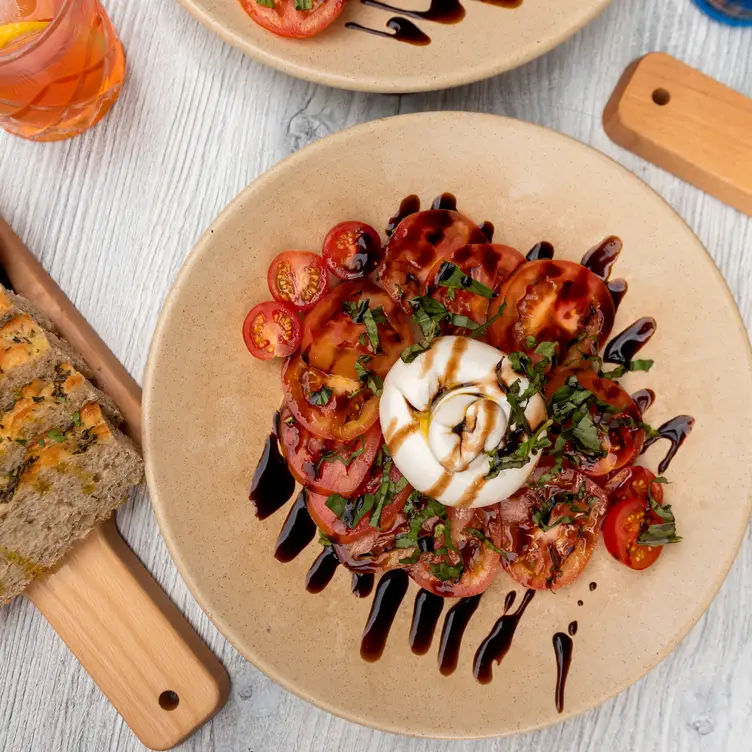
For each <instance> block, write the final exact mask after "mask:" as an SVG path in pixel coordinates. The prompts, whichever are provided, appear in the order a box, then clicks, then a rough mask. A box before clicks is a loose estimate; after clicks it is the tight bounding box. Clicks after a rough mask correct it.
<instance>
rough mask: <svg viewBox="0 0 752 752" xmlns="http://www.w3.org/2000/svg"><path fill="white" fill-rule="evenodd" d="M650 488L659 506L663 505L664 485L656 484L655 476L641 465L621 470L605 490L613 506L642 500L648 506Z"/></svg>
mask: <svg viewBox="0 0 752 752" xmlns="http://www.w3.org/2000/svg"><path fill="white" fill-rule="evenodd" d="M648 487H649V488H650V493H651V494H652V496H653V499H655V501H656V502H657V503H658V504H663V485H662V484H661V483H656V482H655V474H654V473H652V472H651V471H650V470H648V469H647V468H646V467H642V466H641V465H631V466H630V467H625V468H624V469H623V470H619V472H618V473H616V475H614V476H613V477H612V478H611V479H610V480H609V481H608V483H607V484H606V486H605V490H606V493H607V494H608V499H609V502H610V503H611V506H615V505H616V504H619V503H621V502H622V501H628V500H630V499H641V500H642V503H643V504H645V506H647V505H648Z"/></svg>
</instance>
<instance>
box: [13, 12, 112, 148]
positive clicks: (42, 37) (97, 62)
mask: <svg viewBox="0 0 752 752" xmlns="http://www.w3.org/2000/svg"><path fill="white" fill-rule="evenodd" d="M28 22H40V23H28ZM6 24H14V25H16V24H18V25H17V26H13V27H11V26H5V25H6ZM3 29H5V30H6V32H7V30H11V31H13V30H16V31H18V30H20V31H22V32H23V33H21V35H20V36H18V37H17V38H13V40H12V41H11V42H10V43H7V44H6V46H4V47H2V48H0V126H2V127H3V128H5V130H7V131H8V132H10V133H13V134H15V135H17V136H21V137H23V138H29V139H33V140H35V141H59V140H62V139H65V138H71V137H72V136H76V135H78V134H79V133H82V132H83V131H85V130H87V129H88V128H91V127H92V126H93V125H95V124H96V123H98V122H99V120H101V119H102V118H103V117H104V116H105V115H106V114H107V112H108V111H109V110H110V108H111V107H112V105H113V104H115V101H116V100H117V98H118V94H119V93H120V89H121V87H122V85H123V78H124V76H125V53H124V51H123V45H122V43H121V41H120V39H119V38H118V35H117V32H116V31H115V29H114V27H113V26H112V22H111V21H110V19H109V17H108V16H107V13H106V12H105V10H104V8H103V7H102V5H101V4H100V2H99V0H0V32H2V31H3ZM11 36H12V35H11Z"/></svg>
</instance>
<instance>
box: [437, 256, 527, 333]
mask: <svg viewBox="0 0 752 752" xmlns="http://www.w3.org/2000/svg"><path fill="white" fill-rule="evenodd" d="M447 261H448V262H450V263H452V264H454V265H455V266H456V267H457V268H458V269H459V270H460V271H461V272H462V273H463V274H465V275H466V276H468V277H470V279H473V280H475V281H476V282H480V283H481V284H482V285H485V286H486V287H488V288H489V289H490V290H495V289H496V288H497V287H498V286H499V284H500V283H501V281H502V280H503V279H505V278H506V277H508V276H509V274H511V273H512V272H513V271H514V270H515V269H516V268H517V267H518V266H520V265H521V264H523V263H524V261H525V257H524V256H523V255H522V254H521V253H519V251H516V250H515V249H514V248H510V247H509V246H507V245H500V244H498V243H474V244H470V245H466V246H463V247H462V248H458V249H457V250H455V251H453V252H452V253H450V254H449V255H448V256H446V257H445V258H441V259H439V260H438V261H437V262H436V263H435V264H434V266H433V268H432V269H431V271H430V273H429V274H428V277H427V278H426V286H425V293H426V295H430V296H431V297H432V298H434V299H435V300H438V301H439V302H440V303H441V304H442V305H444V306H445V307H446V309H447V310H448V311H450V312H452V313H456V314H460V315H462V316H468V317H469V318H471V319H472V320H473V321H474V322H475V323H476V324H484V323H485V322H486V313H487V311H488V305H489V303H490V302H491V301H490V299H489V298H484V297H483V296H482V295H476V294H475V293H472V292H469V291H467V290H458V289H456V288H448V287H443V286H441V285H439V284H438V282H439V280H438V277H439V272H440V271H441V268H442V266H443V264H444V263H445V262H447ZM465 331H466V330H465V329H464V328H462V327H454V326H453V325H451V324H450V325H448V326H447V327H446V331H445V332H444V333H445V334H458V333H459V334H462V333H464V332H465Z"/></svg>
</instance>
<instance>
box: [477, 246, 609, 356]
mask: <svg viewBox="0 0 752 752" xmlns="http://www.w3.org/2000/svg"><path fill="white" fill-rule="evenodd" d="M504 302H506V307H505V308H504V313H503V314H502V315H501V316H500V317H499V318H498V319H497V320H496V321H494V323H493V324H492V325H491V327H490V341H491V342H492V343H493V344H494V345H495V346H496V347H498V348H499V349H500V350H502V351H504V352H516V351H519V350H531V349H533V348H534V347H535V346H534V345H533V347H532V348H531V347H530V346H529V345H528V346H526V344H525V340H526V339H527V338H528V337H534V338H535V339H536V340H537V341H538V342H558V343H559V352H560V353H561V354H563V353H565V352H566V351H567V350H568V349H569V348H570V347H571V346H573V345H575V344H578V340H582V341H583V342H586V341H587V342H586V344H585V346H587V345H589V344H590V338H593V337H594V338H595V339H596V340H597V341H598V346H599V347H600V346H602V345H603V344H604V343H605V341H606V339H607V338H608V335H609V333H610V332H611V327H612V326H613V323H614V313H615V311H614V301H613V299H612V298H611V293H610V292H609V291H608V288H607V287H606V284H605V282H604V281H603V280H602V279H601V278H600V277H597V276H596V275H595V274H593V273H592V272H591V271H589V270H588V269H586V268H585V267H584V266H582V265H580V264H576V263H574V262H573V261H552V260H550V259H542V260H540V261H530V262H529V263H527V264H523V265H522V266H520V267H519V268H518V269H517V271H515V272H514V273H513V274H512V275H511V276H510V277H509V278H508V279H507V280H506V282H504V283H503V284H502V286H501V289H500V290H499V296H498V297H497V298H495V299H494V300H493V301H492V302H491V305H490V306H489V307H488V316H489V318H490V317H491V316H493V315H495V314H496V313H497V311H498V310H499V307H500V306H501V304H502V303H504Z"/></svg>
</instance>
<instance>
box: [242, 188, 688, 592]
mask: <svg viewBox="0 0 752 752" xmlns="http://www.w3.org/2000/svg"><path fill="white" fill-rule="evenodd" d="M416 201H417V200H416V199H414V197H410V201H407V200H406V201H403V207H405V206H410V207H411V209H410V210H403V211H402V212H401V213H400V214H399V215H397V216H396V217H395V218H393V221H392V223H391V224H390V227H389V228H388V230H387V235H388V237H387V240H386V242H385V243H384V244H382V242H381V238H380V236H379V233H378V232H377V231H376V230H375V229H374V228H373V227H370V226H369V225H366V224H364V223H362V222H353V221H348V222H343V223H341V224H338V225H337V226H335V227H333V228H332V229H331V230H330V231H329V233H328V234H327V235H326V238H325V240H324V243H323V251H322V253H321V254H318V253H313V252H309V251H285V252H284V253H281V254H280V255H278V256H277V257H276V258H275V259H274V260H273V262H272V264H271V266H270V267H269V270H268V283H269V290H270V292H271V296H272V298H273V300H271V301H268V302H264V303H260V304H258V305H256V306H254V308H252V309H251V311H250V312H249V313H248V315H247V317H246V319H245V321H244V323H243V337H244V340H245V344H246V346H247V347H248V350H249V351H250V352H251V354H252V355H254V356H255V357H257V358H262V359H271V358H274V357H279V358H284V362H283V365H282V388H283V394H284V401H283V404H282V407H281V408H280V413H279V417H280V420H279V429H278V439H279V444H280V447H281V450H282V454H283V456H284V458H285V460H286V462H287V464H288V467H289V469H290V471H291V472H292V474H293V475H294V477H295V478H296V479H297V481H299V482H300V484H302V486H304V488H305V489H306V494H307V502H306V503H307V508H308V512H309V513H310V516H311V518H312V519H313V520H314V521H315V523H316V525H317V526H318V528H319V531H320V541H321V543H322V544H323V545H324V546H331V547H333V550H334V551H335V552H336V555H337V557H338V559H339V561H340V562H341V563H342V564H343V565H344V566H346V567H348V568H350V569H352V570H354V571H356V572H363V571H365V572H380V571H387V570H390V569H395V568H403V569H405V570H407V572H408V574H409V575H410V576H411V577H412V578H413V580H415V581H416V582H417V583H418V585H420V586H421V587H422V588H424V589H426V590H428V591H430V592H432V593H436V594H438V595H443V596H456V597H464V596H469V595H473V594H477V593H480V592H482V591H484V590H485V589H486V588H488V586H489V585H490V584H491V582H492V581H493V579H494V578H495V577H496V575H497V574H498V572H499V570H500V569H504V570H505V571H506V572H507V573H508V574H509V575H510V576H511V577H512V578H513V579H514V580H516V581H517V582H518V583H520V584H521V585H523V586H525V587H527V588H532V589H550V590H557V589H559V588H563V587H566V586H567V585H570V584H571V583H572V582H573V581H574V580H575V579H576V578H577V577H579V576H580V575H581V574H582V572H583V571H584V569H585V568H586V566H587V564H588V562H589V560H590V558H591V556H592V553H593V550H594V548H595V546H596V544H597V542H598V538H599V537H600V534H601V532H602V534H603V540H604V543H605V545H606V548H607V549H608V551H609V552H610V553H611V554H612V555H613V556H614V557H615V558H616V559H618V560H619V561H620V562H622V563H623V564H625V565H627V566H628V567H631V568H632V569H636V570H640V569H645V568H646V567H649V566H650V565H652V564H653V563H654V562H655V561H656V559H658V557H659V556H660V554H661V551H662V550H663V548H664V547H665V546H666V545H669V544H674V543H677V542H678V541H680V540H681V539H680V538H679V536H678V535H677V532H676V523H675V519H674V515H673V512H672V510H671V507H670V506H669V505H667V504H664V498H663V497H664V484H665V483H666V482H667V481H666V479H665V478H664V477H656V476H655V475H654V474H653V473H652V472H651V471H650V470H648V469H647V468H646V467H642V466H640V465H637V464H636V462H637V460H638V458H639V456H640V454H641V452H642V451H643V448H644V447H645V446H646V445H648V444H650V443H652V442H654V441H655V440H657V439H659V438H671V437H670V436H668V435H667V434H666V435H664V434H663V433H661V429H658V430H655V429H653V428H652V427H651V426H650V425H648V424H647V423H646V422H645V421H644V420H643V414H642V413H643V411H644V410H645V409H646V408H647V407H648V406H649V404H650V402H651V401H652V398H653V397H654V395H652V393H651V392H650V391H649V390H642V393H641V396H640V397H638V399H637V400H636V399H634V398H633V397H632V396H630V394H628V393H627V392H626V391H625V390H624V388H623V387H622V386H621V385H620V383H619V379H620V378H621V377H622V376H623V375H624V374H625V373H627V372H629V371H648V370H649V369H650V367H651V366H652V361H650V360H638V359H635V358H634V355H635V354H636V353H637V351H638V350H639V348H640V347H641V346H642V345H644V344H645V342H647V340H648V339H649V336H650V335H651V334H652V331H654V329H655V322H654V321H652V319H640V320H639V321H638V322H636V323H635V325H633V326H632V327H629V328H628V329H627V330H625V331H624V332H622V333H620V334H619V335H617V337H615V338H614V339H613V340H611V341H610V342H609V336H610V333H611V329H612V326H613V323H614V316H615V311H616V308H617V306H618V303H619V301H620V300H621V298H622V296H623V294H624V292H625V291H626V283H624V282H623V281H622V280H614V281H612V282H609V280H608V277H609V273H610V270H611V267H612V266H613V263H614V261H615V260H616V257H617V256H618V253H619V250H620V248H621V244H620V242H619V241H618V239H616V238H613V237H612V238H608V239H607V240H606V241H604V242H603V243H601V244H599V245H598V246H596V248H594V249H592V250H591V251H590V252H589V253H587V254H586V255H585V257H584V258H583V261H582V262H581V263H576V262H573V261H568V260H558V259H554V258H553V249H552V248H551V246H549V245H548V244H546V243H539V244H538V245H536V246H535V247H534V248H533V249H532V251H531V252H530V253H529V254H528V255H527V257H525V256H523V255H522V254H521V253H520V252H519V251H517V250H515V249H514V248H511V247H509V246H507V245H503V244H498V243H493V242H491V239H492V235H493V229H492V226H491V225H490V224H489V223H484V224H483V225H482V226H478V225H476V224H475V222H473V221H472V220H470V219H469V218H468V217H467V216H465V215H463V214H461V213H460V212H458V211H457V210H456V204H455V202H454V200H453V197H451V196H449V195H448V194H444V195H443V196H442V197H440V198H439V199H437V200H436V201H435V202H434V204H433V207H432V208H431V209H430V210H427V211H420V210H419V209H418V206H419V204H417V203H416ZM645 322H647V324H646V323H645ZM651 322H652V323H651ZM651 327H652V328H651ZM607 343H608V344H607ZM604 347H605V351H604ZM609 362H610V363H612V364H613V365H609ZM646 395H649V396H648V397H647V398H646ZM635 397H637V395H635ZM680 417H687V416H680ZM675 420H676V419H675ZM688 420H689V421H690V423H689V427H691V418H688ZM661 428H663V427H661ZM687 433H688V429H687ZM682 440H683V438H682ZM675 449H676V446H672V452H674V451H675ZM669 454H671V456H673V454H672V453H669ZM668 459H670V458H667V460H668ZM662 465H663V466H664V468H665V466H666V465H667V461H664V463H662Z"/></svg>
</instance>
